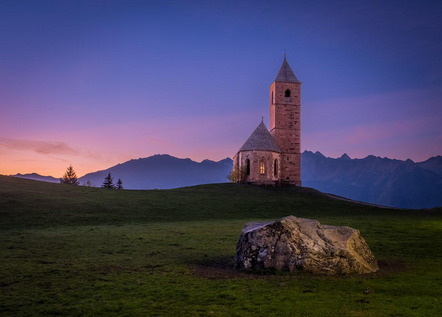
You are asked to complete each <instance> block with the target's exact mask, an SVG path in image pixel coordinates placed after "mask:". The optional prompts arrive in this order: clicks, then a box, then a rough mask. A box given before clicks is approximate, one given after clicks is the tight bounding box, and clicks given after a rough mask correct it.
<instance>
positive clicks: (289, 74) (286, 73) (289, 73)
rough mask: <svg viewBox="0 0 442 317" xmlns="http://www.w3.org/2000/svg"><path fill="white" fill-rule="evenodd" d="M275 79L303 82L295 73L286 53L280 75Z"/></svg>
mask: <svg viewBox="0 0 442 317" xmlns="http://www.w3.org/2000/svg"><path fill="white" fill-rule="evenodd" d="M275 81H282V82H286V83H287V82H289V83H297V84H301V82H300V81H299V80H298V78H296V76H295V73H294V72H293V70H292V68H291V67H290V65H289V63H287V59H286V58H285V54H284V61H283V62H282V65H281V68H280V69H279V72H278V75H276V78H275Z"/></svg>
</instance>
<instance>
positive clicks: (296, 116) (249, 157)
mask: <svg viewBox="0 0 442 317" xmlns="http://www.w3.org/2000/svg"><path fill="white" fill-rule="evenodd" d="M232 175H236V177H235V179H236V181H241V182H247V183H253V184H292V185H296V186H301V82H300V81H299V80H298V79H297V78H296V76H295V74H294V73H293V70H292V69H291V67H290V65H289V64H288V63H287V60H286V57H285V54H284V61H283V63H282V66H281V68H280V69H279V72H278V75H276V78H275V80H274V81H273V83H272V84H271V85H270V132H269V130H267V127H266V126H265V124H264V121H263V122H261V123H260V124H259V125H258V127H257V128H256V129H255V131H253V133H252V134H251V135H250V137H249V138H248V139H247V141H246V142H245V143H244V145H243V146H242V147H241V148H240V149H239V151H238V153H236V154H235V156H234V157H233V173H232Z"/></svg>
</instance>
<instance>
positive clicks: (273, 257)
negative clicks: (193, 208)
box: [235, 216, 378, 275]
mask: <svg viewBox="0 0 442 317" xmlns="http://www.w3.org/2000/svg"><path fill="white" fill-rule="evenodd" d="M235 268H236V269H242V270H258V271H262V270H279V271H284V270H286V271H291V272H295V271H305V272H311V273H314V274H327V275H335V274H352V273H356V274H362V273H372V272H376V271H377V270H378V264H377V261H376V258H375V257H374V255H373V253H372V252H371V251H370V248H369V247H368V245H367V243H366V242H365V240H364V239H363V238H362V236H361V234H360V232H359V230H356V229H353V228H350V227H345V226H342V227H337V226H327V225H321V224H320V223H319V222H318V221H316V220H312V219H304V218H297V217H294V216H288V217H285V218H282V219H280V220H277V221H275V222H268V223H249V224H246V225H245V227H244V229H243V231H242V233H241V236H240V238H239V240H238V243H237V246H236V257H235Z"/></svg>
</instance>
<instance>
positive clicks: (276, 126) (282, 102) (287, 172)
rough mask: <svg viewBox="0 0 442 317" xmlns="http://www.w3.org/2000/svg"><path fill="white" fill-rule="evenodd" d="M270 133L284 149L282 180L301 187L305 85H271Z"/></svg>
mask: <svg viewBox="0 0 442 317" xmlns="http://www.w3.org/2000/svg"><path fill="white" fill-rule="evenodd" d="M286 90H289V91H290V97H286V94H285V92H286ZM270 134H271V135H272V136H273V138H274V139H275V141H276V144H277V145H278V147H279V148H280V149H281V181H282V182H287V183H290V184H295V185H299V186H300V185H301V84H299V83H290V82H273V84H272V85H271V86H270Z"/></svg>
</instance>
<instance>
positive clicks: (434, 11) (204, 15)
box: [0, 0, 442, 177]
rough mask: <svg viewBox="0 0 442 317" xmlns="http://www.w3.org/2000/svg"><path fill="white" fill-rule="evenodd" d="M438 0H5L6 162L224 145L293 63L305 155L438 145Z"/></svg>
mask: <svg viewBox="0 0 442 317" xmlns="http://www.w3.org/2000/svg"><path fill="white" fill-rule="evenodd" d="M441 15H442V2H441V1H426V0H421V1H406V0H402V1H388V0H383V1H339V0H337V1H314V0H313V1H297V0H292V1H259V0H255V1H239V0H236V1H215V0H213V1H167V0H166V1H135V0H106V1H105V0H82V1H80V0H59V1H46V0H40V1H26V0H18V1H17V0H2V1H0V174H4V175H10V174H16V173H31V172H37V173H39V174H42V175H52V176H55V177H61V176H62V175H63V173H64V172H65V170H66V168H67V166H69V165H72V166H73V167H74V169H75V171H76V172H77V175H78V176H81V175H84V174H86V173H89V172H94V171H97V170H103V169H106V168H109V167H111V166H113V165H116V164H118V163H122V162H125V161H127V160H130V159H137V158H142V157H148V156H151V155H154V154H170V155H174V156H177V157H181V158H191V159H193V160H195V161H201V160H204V159H210V160H214V161H218V160H221V159H224V158H226V157H233V155H234V154H235V153H236V152H237V151H238V149H239V148H240V147H241V146H242V144H243V143H244V142H245V141H246V139H247V138H248V137H249V135H250V134H251V133H252V132H253V130H254V129H255V128H256V127H257V126H258V124H259V123H260V122H261V118H262V116H263V117H264V123H265V124H266V125H267V127H269V112H270V110H269V102H270V97H269V86H270V85H271V83H272V82H273V80H274V79H275V77H276V74H277V72H278V70H279V68H280V66H281V64H282V62H283V58H284V53H286V54H287V61H288V63H289V64H290V66H291V68H292V69H293V71H294V73H295V74H296V76H297V77H298V79H299V80H300V81H302V83H303V84H302V93H301V107H302V108H301V109H302V110H301V113H302V120H301V122H302V128H301V131H302V132H301V133H302V141H301V148H302V151H304V150H310V151H320V152H321V153H323V154H324V155H326V156H329V157H339V156H341V155H342V154H343V153H347V154H348V155H349V156H350V157H352V158H363V157H366V156H367V155H376V156H381V157H389V158H394V159H401V160H405V159H411V160H413V161H416V162H419V161H424V160H426V159H428V158H430V157H432V156H437V155H442V123H441V122H442V19H441V18H440V16H441Z"/></svg>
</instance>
